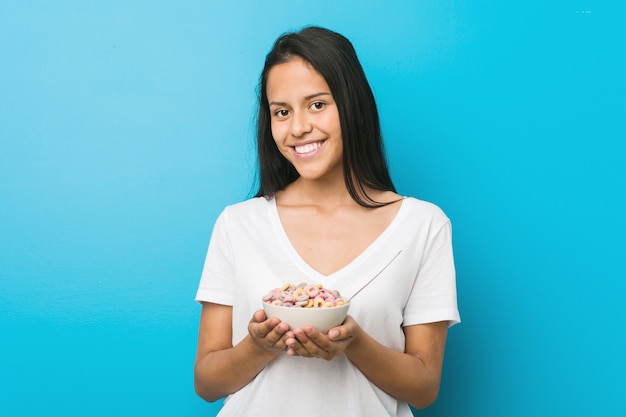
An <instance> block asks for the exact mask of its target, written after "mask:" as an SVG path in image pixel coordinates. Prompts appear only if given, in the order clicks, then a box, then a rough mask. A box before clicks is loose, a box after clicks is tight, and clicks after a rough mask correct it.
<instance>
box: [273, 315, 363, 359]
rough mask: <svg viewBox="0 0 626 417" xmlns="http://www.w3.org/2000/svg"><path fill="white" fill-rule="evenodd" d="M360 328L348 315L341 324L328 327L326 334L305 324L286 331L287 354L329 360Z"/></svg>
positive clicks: (346, 344)
mask: <svg viewBox="0 0 626 417" xmlns="http://www.w3.org/2000/svg"><path fill="white" fill-rule="evenodd" d="M360 329H361V328H360V327H359V325H358V324H357V322H356V321H355V320H354V319H353V318H352V317H351V316H350V315H348V316H346V319H345V321H344V322H343V324H341V325H340V326H337V327H333V328H332V329H330V330H329V331H328V334H327V335H326V334H324V333H321V332H319V331H318V330H316V329H314V328H312V327H308V326H307V327H305V328H304V329H294V330H290V331H288V332H286V333H285V338H284V339H285V342H284V343H285V344H286V346H287V347H288V349H287V354H288V355H291V356H296V355H297V356H304V357H306V358H322V359H326V360H327V361H329V360H331V359H332V358H334V357H335V356H338V355H341V354H342V353H343V352H344V350H345V349H346V347H348V345H349V344H350V343H352V341H353V340H354V339H355V337H356V336H357V334H358V333H359V331H360Z"/></svg>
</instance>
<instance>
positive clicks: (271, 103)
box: [269, 91, 331, 106]
mask: <svg viewBox="0 0 626 417" xmlns="http://www.w3.org/2000/svg"><path fill="white" fill-rule="evenodd" d="M330 95H331V94H330V93H327V92H324V91H321V92H319V93H314V94H310V95H308V96H306V97H304V100H305V101H309V100H312V99H314V98H316V97H320V96H330ZM269 105H270V106H286V105H287V103H285V102H283V101H272V102H270V103H269Z"/></svg>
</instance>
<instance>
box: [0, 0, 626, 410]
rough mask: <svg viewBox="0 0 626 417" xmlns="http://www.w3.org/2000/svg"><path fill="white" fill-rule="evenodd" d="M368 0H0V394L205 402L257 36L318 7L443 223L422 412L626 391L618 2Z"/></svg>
mask: <svg viewBox="0 0 626 417" xmlns="http://www.w3.org/2000/svg"><path fill="white" fill-rule="evenodd" d="M353 3H357V2H349V1H346V2H338V1H336V0H333V1H327V0H319V1H317V2H310V1H292V2H287V3H285V2H257V1H253V0H248V1H240V2H227V1H200V0H198V1H178V2H175V1H171V2H164V1H154V2H148V1H107V2H104V1H103V2H96V1H62V0H59V1H54V2H45V1H17V0H8V1H4V2H2V4H1V5H0V414H2V415H6V416H65V417H70V416H83V415H91V416H105V415H106V416H109V415H115V416H137V415H151V416H174V415H177V416H178V415H181V416H182V415H184V416H209V415H214V414H215V412H216V410H217V409H218V405H216V404H207V403H204V402H203V401H202V400H200V399H198V398H196V396H195V394H194V392H193V386H192V364H193V356H194V351H195V342H196V329H197V322H198V314H199V306H198V305H197V304H196V303H195V302H194V301H193V298H194V295H195V289H196V285H197V282H198V279H199V275H200V271H201V268H202V262H203V260H204V255H205V250H206V246H207V244H208V239H209V236H210V232H211V228H212V224H213V221H214V220H215V218H216V216H217V214H218V213H219V211H220V210H221V209H222V208H223V206H225V205H226V204H229V203H232V202H235V201H239V200H242V199H244V198H246V197H247V196H248V195H249V191H250V189H251V183H252V180H253V174H252V171H253V167H254V154H253V146H252V132H253V127H252V124H251V123H252V122H251V118H252V115H253V113H254V107H255V102H254V99H255V93H254V90H255V87H256V81H257V77H258V74H259V72H260V70H261V65H262V60H263V57H264V55H265V53H266V52H267V51H268V49H269V47H270V45H271V42H272V41H273V40H274V39H275V38H276V36H278V35H279V34H280V33H282V32H283V31H285V30H289V29H294V28H298V27H301V26H302V25H305V24H311V23H314V24H319V25H323V26H327V27H330V28H332V29H335V30H337V31H339V32H341V33H343V34H345V35H347V36H348V37H349V38H350V39H351V40H352V41H353V43H354V45H355V47H356V49H357V51H358V52H359V55H360V57H361V59H362V62H363V64H364V66H365V69H366V71H367V73H368V76H369V78H370V81H371V83H372V85H373V88H374V90H375V94H376V96H377V99H378V102H379V106H380V112H381V117H382V121H383V127H384V133H385V137H386V141H387V148H388V153H389V158H390V161H391V169H392V175H393V177H394V180H395V181H396V184H397V186H398V188H399V191H400V192H401V193H402V194H406V195H414V196H417V197H419V198H423V199H426V200H430V201H433V202H435V203H436V204H438V205H440V206H441V207H442V208H443V209H444V210H445V211H446V212H447V214H448V215H449V216H450V217H451V219H452V221H453V227H454V233H455V235H454V239H455V248H456V257H457V268H458V289H459V303H460V308H461V314H462V319H463V323H462V324H461V325H459V326H457V327H454V328H452V329H451V331H450V335H449V343H448V348H447V356H446V363H445V369H444V382H443V385H442V390H441V394H440V396H439V399H438V401H437V402H436V404H435V405H433V406H432V407H431V408H429V409H427V410H424V411H422V412H420V413H418V415H422V416H448V417H451V416H476V417H478V416H480V417H487V416H493V417H501V416H520V417H522V416H524V417H526V416H555V415H569V416H589V415H606V416H608V415H618V414H619V411H618V410H619V409H620V408H621V411H624V408H625V407H624V406H623V403H622V402H621V401H620V397H621V395H622V391H623V388H624V376H623V375H624V372H625V371H626V363H625V359H624V352H625V351H626V346H625V343H624V341H623V337H622V336H623V333H624V330H623V325H621V324H620V323H621V313H622V309H621V308H620V306H621V305H622V303H623V300H622V299H623V296H624V293H625V290H626V285H625V283H624V282H625V279H624V278H626V273H625V272H626V271H625V269H624V263H623V259H624V254H625V252H626V251H625V247H626V245H625V243H624V236H625V232H626V224H625V223H626V222H625V220H624V213H625V212H626V205H625V203H624V200H623V195H624V190H625V188H626V187H625V185H626V173H625V168H624V156H625V152H624V142H625V140H626V126H625V123H626V122H625V121H626V106H625V103H624V97H626V83H625V81H624V74H626V63H625V54H624V50H625V49H624V39H625V38H626V33H625V31H624V30H623V29H620V28H621V27H623V20H624V16H626V7H625V6H623V5H622V4H623V3H622V2H618V1H615V2H609V1H593V2H590V1H544V2H539V1H536V2H533V1H530V2H528V1H525V2H502V1H486V0H482V1H453V2H444V1H434V0H432V1H426V0H424V1H390V2H382V1H363V0H361V1H359V2H358V6H356V7H355V6H354V5H353Z"/></svg>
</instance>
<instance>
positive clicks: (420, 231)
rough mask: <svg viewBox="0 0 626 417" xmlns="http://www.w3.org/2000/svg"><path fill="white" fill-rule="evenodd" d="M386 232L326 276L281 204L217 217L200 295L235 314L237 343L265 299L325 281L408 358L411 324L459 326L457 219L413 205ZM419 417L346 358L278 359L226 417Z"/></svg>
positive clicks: (407, 202) (245, 206) (406, 204)
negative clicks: (289, 228)
mask: <svg viewBox="0 0 626 417" xmlns="http://www.w3.org/2000/svg"><path fill="white" fill-rule="evenodd" d="M401 204H402V205H401V207H400V209H399V211H398V213H397V214H396V217H395V218H394V220H393V221H392V222H391V224H390V225H389V226H388V227H387V228H386V229H385V231H384V232H383V233H382V234H381V235H380V236H379V237H378V238H377V239H376V240H375V241H374V242H373V243H372V244H371V245H370V246H369V247H368V248H367V249H366V250H365V251H363V252H362V253H361V254H360V255H359V256H358V257H357V258H356V259H354V260H353V261H352V262H351V263H350V264H348V265H347V266H345V267H344V268H342V269H340V270H339V271H336V272H334V273H332V274H331V275H328V276H325V275H322V274H320V273H319V272H317V271H316V270H314V269H313V268H311V267H310V266H309V265H308V264H307V263H306V262H305V261H304V260H303V259H302V258H301V257H300V256H299V255H298V253H297V252H296V250H295V248H294V247H293V246H292V245H291V243H290V241H289V239H288V237H287V235H286V233H285V230H284V229H283V227H282V225H281V223H280V218H279V216H278V211H277V208H276V202H275V200H274V199H273V198H270V199H266V198H263V197H259V198H253V199H250V200H247V201H244V202H241V203H238V204H235V205H232V206H229V207H227V208H226V209H225V210H224V211H223V212H222V214H221V215H220V216H219V218H218V220H217V222H216V223H215V227H214V229H213V234H212V237H211V242H210V244H209V249H208V253H207V257H206V261H205V265H204V269H203V272H202V277H201V280H200V285H199V288H198V292H197V295H196V300H197V301H199V302H212V303H217V304H224V305H229V306H232V307H233V345H235V344H237V343H239V342H240V341H241V340H242V339H243V338H244V337H245V336H246V334H247V332H248V322H249V321H250V319H251V317H252V314H253V313H254V312H255V311H256V310H259V309H260V308H262V306H261V297H262V296H263V295H265V294H266V293H267V292H268V291H269V290H271V289H273V288H276V287H280V286H282V285H283V284H284V283H286V282H291V283H294V284H297V283H300V282H308V283H320V284H323V286H324V287H326V288H330V289H336V290H338V291H339V292H340V293H341V294H342V295H343V296H346V297H350V296H352V294H354V293H355V292H356V291H357V290H358V289H359V288H360V287H361V286H362V285H363V284H365V283H366V282H367V281H368V280H369V279H370V278H372V277H373V276H374V275H375V274H376V273H378V272H379V271H380V270H381V269H383V267H384V266H385V265H387V263H388V262H389V261H390V260H391V259H392V258H393V257H394V256H395V255H396V254H397V253H398V252H399V251H400V250H401V251H402V252H401V253H400V255H399V256H398V257H397V258H396V259H395V260H394V261H393V262H392V263H391V264H390V265H389V266H388V267H387V268H386V269H385V270H384V271H383V273H382V274H381V275H380V276H378V277H377V278H376V279H375V280H374V281H373V282H372V283H371V284H370V285H369V286H368V287H366V288H365V289H364V290H363V291H362V292H360V293H359V294H358V295H357V296H356V297H355V298H354V299H353V300H352V301H351V303H350V310H349V312H348V314H350V315H351V316H352V317H354V319H355V320H356V321H357V322H358V323H359V325H360V326H361V327H362V328H363V329H364V330H365V331H366V332H367V333H368V334H369V335H370V336H372V337H373V338H374V339H376V340H377V341H378V342H380V343H382V344H383V345H386V346H388V347H390V348H392V349H395V350H398V351H401V352H403V351H404V333H403V332H402V327H403V326H410V325H415V324H423V323H432V322H437V321H448V322H449V324H450V325H453V324H456V323H458V322H459V321H460V317H459V312H458V309H457V300H456V282H455V280H456V278H455V269H454V260H453V254H452V239H451V227H450V221H449V220H448V218H447V217H446V216H445V214H444V213H443V212H442V211H441V210H440V209H439V208H438V207H437V206H435V205H433V204H431V203H427V202H424V201H420V200H417V199H415V198H405V199H403V201H402V203H401ZM293 413H300V414H302V415H342V416H355V417H364V416H376V417H378V416H396V417H406V416H411V415H412V414H411V411H410V409H409V407H408V405H407V404H406V403H404V402H402V401H399V400H397V399H395V398H393V397H391V396H390V395H388V394H386V393H385V392H383V391H382V390H381V389H379V388H378V387H376V386H375V385H374V384H372V383H371V382H370V381H369V380H368V379H367V378H366V377H365V376H364V375H363V374H362V373H361V372H360V371H359V369H358V368H356V366H354V365H353V364H352V362H350V361H349V360H348V359H347V357H346V356H345V355H340V356H337V357H335V358H334V359H332V360H331V361H326V360H323V359H318V358H303V357H297V356H296V357H292V356H287V355H286V354H285V355H280V356H278V357H276V358H275V359H274V360H273V361H272V362H270V363H269V364H268V365H267V366H266V367H265V369H263V371H261V372H260V373H259V374H258V375H257V376H256V377H255V378H254V379H253V380H252V381H250V383H248V385H246V386H245V387H243V388H242V389H240V390H239V391H237V392H235V393H233V394H231V395H229V396H228V397H227V398H226V400H225V404H224V407H223V408H222V410H221V411H220V413H219V414H218V415H219V416H229V417H230V416H242V417H243V416H245V417H254V416H270V415H271V416H273V417H279V416H283V415H285V416H287V415H289V416H291V415H293Z"/></svg>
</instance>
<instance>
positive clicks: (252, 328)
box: [248, 310, 289, 353]
mask: <svg viewBox="0 0 626 417" xmlns="http://www.w3.org/2000/svg"><path fill="white" fill-rule="evenodd" d="M288 330H289V326H288V325H287V324H286V323H283V322H281V321H280V320H279V319H277V318H276V317H271V318H269V319H268V318H267V316H266V315H265V311H263V310H257V311H255V312H254V314H253V315H252V319H251V320H250V322H249V323H248V333H249V334H250V337H251V338H252V341H253V342H254V343H255V344H256V345H257V346H259V347H260V348H262V349H264V350H266V351H269V352H273V353H279V352H285V351H286V350H287V345H286V344H285V340H286V337H285V333H287V331H288Z"/></svg>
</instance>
